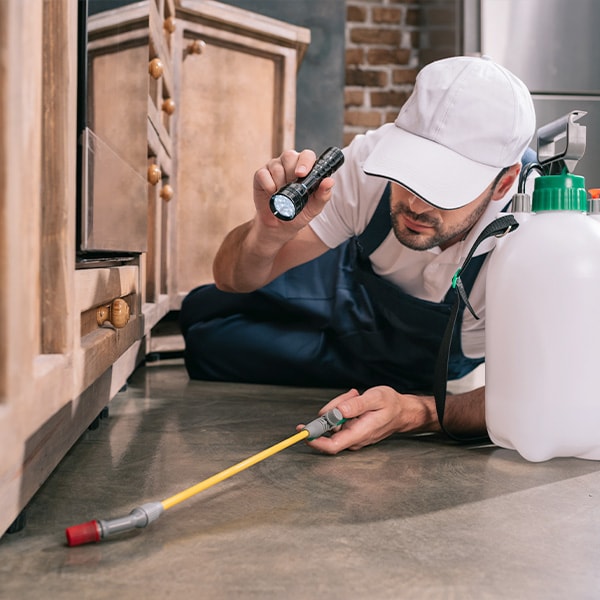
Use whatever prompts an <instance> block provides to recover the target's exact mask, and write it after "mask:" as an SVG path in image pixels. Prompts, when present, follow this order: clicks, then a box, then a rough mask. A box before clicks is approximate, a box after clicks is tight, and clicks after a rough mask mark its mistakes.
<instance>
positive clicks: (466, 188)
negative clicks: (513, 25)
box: [363, 56, 535, 209]
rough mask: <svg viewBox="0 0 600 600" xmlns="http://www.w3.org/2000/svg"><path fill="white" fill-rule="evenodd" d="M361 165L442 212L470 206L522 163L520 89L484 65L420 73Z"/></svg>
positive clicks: (525, 140)
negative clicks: (504, 173)
mask: <svg viewBox="0 0 600 600" xmlns="http://www.w3.org/2000/svg"><path fill="white" fill-rule="evenodd" d="M394 125H395V127H389V129H388V131H387V133H385V134H384V135H383V137H382V138H381V140H380V141H379V142H378V143H377V145H376V146H375V148H374V149H373V151H372V152H371V154H370V155H369V156H368V157H367V160H366V161H365V163H364V165H363V170H364V171H365V173H366V174H367V175H377V176H379V177H385V178H386V179H391V180H393V181H396V182H398V183H400V184H401V185H402V186H404V187H406V188H408V189H410V190H411V191H412V192H414V193H415V194H417V195H418V196H419V197H420V198H422V199H423V200H425V201H426V202H428V203H429V204H432V205H433V206H436V207H437V208H442V209H452V208H460V207H461V206H464V205H465V204H468V203H469V202H472V201H473V200H475V199H476V198H477V197H478V196H479V195H481V194H482V193H483V192H484V190H485V189H486V188H487V187H488V186H489V185H490V184H491V183H492V181H493V180H494V179H495V177H496V176H497V175H498V173H499V172H500V170H501V169H503V168H504V167H509V166H511V165H513V164H515V163H518V162H519V161H520V160H521V156H522V155H523V153H524V152H525V150H526V148H527V146H528V145H529V143H530V142H531V139H532V138H533V134H534V133H535V110H534V108H533V101H532V99H531V94H530V93H529V90H528V89H527V87H526V86H525V84H524V83H523V82H522V81H521V80H520V79H518V78H517V77H515V76H514V75H513V74H512V73H511V72H510V71H508V70H506V69H505V68H504V67H501V66H500V65H498V64H496V63H495V62H493V61H492V60H491V59H490V58H489V57H487V56H483V57H470V56H457V57H452V58H445V59H442V60H438V61H436V62H433V63H430V64H429V65H427V66H425V67H424V68H423V69H422V70H421V71H420V72H419V74H418V76H417V80H416V83H415V88H414V91H413V93H412V94H411V96H410V98H409V99H408V100H407V101H406V103H405V104H404V106H403V107H402V109H401V110H400V114H399V115H398V117H397V119H396V121H395V123H394Z"/></svg>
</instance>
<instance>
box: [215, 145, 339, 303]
mask: <svg viewBox="0 0 600 600" xmlns="http://www.w3.org/2000/svg"><path fill="white" fill-rule="evenodd" d="M315 160H316V157H315V153H314V152H313V151H312V150H304V151H302V152H299V153H298V152H295V151H293V150H287V151H286V152H284V153H283V154H282V155H281V156H279V157H278V158H274V159H272V160H270V161H269V162H268V163H267V164H266V165H265V166H264V167H262V168H260V169H259V170H258V171H256V173H255V174H254V184H253V188H254V205H255V208H256V215H255V216H254V218H253V219H252V220H251V221H248V222H247V223H244V224H242V225H239V226H238V227H236V228H235V229H233V230H232V231H230V232H229V233H228V234H227V236H226V237H225V239H224V240H223V243H222V244H221V247H220V248H219V250H218V251H217V254H216V256H215V260H214V262H213V276H214V279H215V283H216V285H217V287H218V288H219V289H221V290H223V291H226V292H251V291H253V290H256V289H258V288H260V287H262V286H263V285H266V284H267V283H269V282H270V281H272V280H273V279H275V278H276V277H278V276H279V275H281V274H282V273H284V272H285V271H288V270H289V269H291V268H293V267H297V266H298V265H301V264H303V263H305V262H308V261H309V260H312V259H313V258H316V257H317V256H320V255H321V254H323V253H324V252H326V251H327V250H328V248H327V246H326V245H325V244H324V243H323V242H322V241H321V240H320V239H319V238H318V237H317V235H316V234H315V233H314V232H313V231H312V229H311V228H310V227H306V225H307V224H308V223H309V222H310V221H311V220H312V219H313V218H314V217H315V216H316V215H317V214H319V213H320V212H321V211H322V210H323V207H324V206H325V204H327V202H329V200H330V198H331V194H332V188H333V184H334V180H333V179H332V178H331V177H326V178H325V179H323V181H321V184H320V185H319V187H318V189H317V190H316V191H315V192H314V193H313V194H311V196H310V197H309V199H308V202H307V204H306V206H305V207H304V210H303V211H302V212H301V213H300V214H299V215H298V216H297V217H296V218H295V219H293V220H292V221H282V220H281V219H278V218H277V217H276V216H275V215H274V214H273V213H272V212H271V209H270V207H269V201H270V199H271V196H272V195H273V194H274V193H275V192H276V191H277V190H278V189H280V188H281V187H282V186H284V185H285V184H287V183H290V182H292V181H295V180H296V179H298V178H299V177H304V176H305V175H306V174H307V173H308V172H309V171H310V169H311V168H312V166H313V165H314V163H315Z"/></svg>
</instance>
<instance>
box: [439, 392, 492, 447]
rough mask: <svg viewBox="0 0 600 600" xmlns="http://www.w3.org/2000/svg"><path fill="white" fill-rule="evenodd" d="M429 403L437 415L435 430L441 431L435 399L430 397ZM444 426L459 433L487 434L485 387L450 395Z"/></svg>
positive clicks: (447, 400) (445, 411) (447, 399)
mask: <svg viewBox="0 0 600 600" xmlns="http://www.w3.org/2000/svg"><path fill="white" fill-rule="evenodd" d="M427 405H428V406H429V408H430V410H431V411H432V413H433V415H435V423H434V424H433V425H432V428H433V430H434V431H441V428H440V425H439V421H438V419H437V411H436V409H435V399H434V398H433V397H431V398H428V399H427ZM444 428H445V429H447V430H448V431H450V432H451V433H456V434H458V435H460V434H464V435H481V434H485V433H486V425H485V388H484V387H480V388H477V389H475V390H472V391H469V392H464V393H462V394H456V395H448V396H447V397H446V407H445V410H444Z"/></svg>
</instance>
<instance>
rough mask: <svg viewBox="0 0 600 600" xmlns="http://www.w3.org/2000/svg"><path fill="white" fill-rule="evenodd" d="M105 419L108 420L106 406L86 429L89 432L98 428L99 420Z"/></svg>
mask: <svg viewBox="0 0 600 600" xmlns="http://www.w3.org/2000/svg"><path fill="white" fill-rule="evenodd" d="M106 418H108V406H105V407H104V408H103V409H102V410H101V411H100V414H99V415H98V416H97V417H96V418H95V419H94V420H93V421H92V422H91V423H90V424H89V425H88V429H89V430H90V431H93V430H95V429H98V427H100V420H101V419H106Z"/></svg>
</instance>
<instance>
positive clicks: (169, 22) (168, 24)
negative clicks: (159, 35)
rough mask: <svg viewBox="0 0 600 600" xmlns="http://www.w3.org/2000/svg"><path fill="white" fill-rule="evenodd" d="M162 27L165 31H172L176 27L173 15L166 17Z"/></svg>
mask: <svg viewBox="0 0 600 600" xmlns="http://www.w3.org/2000/svg"><path fill="white" fill-rule="evenodd" d="M163 27H164V28H165V31H166V32H167V33H173V32H174V31H175V29H176V25H175V17H167V18H166V19H165V22H164V23H163Z"/></svg>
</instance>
